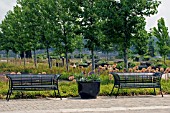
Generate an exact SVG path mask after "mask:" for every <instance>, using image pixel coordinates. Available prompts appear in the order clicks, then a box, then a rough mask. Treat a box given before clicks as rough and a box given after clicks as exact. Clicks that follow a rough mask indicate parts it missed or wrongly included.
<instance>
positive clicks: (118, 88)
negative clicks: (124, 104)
mask: <svg viewBox="0 0 170 113" xmlns="http://www.w3.org/2000/svg"><path fill="white" fill-rule="evenodd" d="M119 89H120V88H119V87H118V90H117V93H116V96H115V98H117V96H118V93H119Z"/></svg>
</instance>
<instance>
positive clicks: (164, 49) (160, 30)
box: [152, 18, 170, 65]
mask: <svg viewBox="0 0 170 113" xmlns="http://www.w3.org/2000/svg"><path fill="white" fill-rule="evenodd" d="M152 34H153V35H154V36H156V37H157V39H158V42H157V45H158V47H159V53H160V54H161V55H162V56H163V57H164V64H165V65H166V62H165V60H166V56H167V55H168V54H169V51H170V45H169V43H168V42H169V40H170V37H169V35H168V28H167V27H166V26H165V21H164V18H161V19H159V20H158V27H157V28H156V27H154V28H153V30H152Z"/></svg>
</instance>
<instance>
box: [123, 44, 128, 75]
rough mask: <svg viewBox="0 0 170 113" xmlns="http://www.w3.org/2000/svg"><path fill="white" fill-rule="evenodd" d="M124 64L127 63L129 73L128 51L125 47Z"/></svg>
mask: <svg viewBox="0 0 170 113" xmlns="http://www.w3.org/2000/svg"><path fill="white" fill-rule="evenodd" d="M123 53H124V63H125V68H126V72H128V54H127V53H128V49H127V48H126V47H125V48H124V51H123Z"/></svg>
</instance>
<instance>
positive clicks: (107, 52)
mask: <svg viewBox="0 0 170 113" xmlns="http://www.w3.org/2000/svg"><path fill="white" fill-rule="evenodd" d="M106 54H107V58H106V61H108V60H109V52H108V51H107V52H106Z"/></svg>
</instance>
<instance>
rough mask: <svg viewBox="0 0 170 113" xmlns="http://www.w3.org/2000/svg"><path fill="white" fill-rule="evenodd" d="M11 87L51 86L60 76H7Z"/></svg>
mask: <svg viewBox="0 0 170 113" xmlns="http://www.w3.org/2000/svg"><path fill="white" fill-rule="evenodd" d="M6 76H7V78H9V81H10V84H11V85H12V86H20V85H22V86H30V85H53V84H55V81H57V80H58V79H59V77H60V75H51V74H7V75H6Z"/></svg>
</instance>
